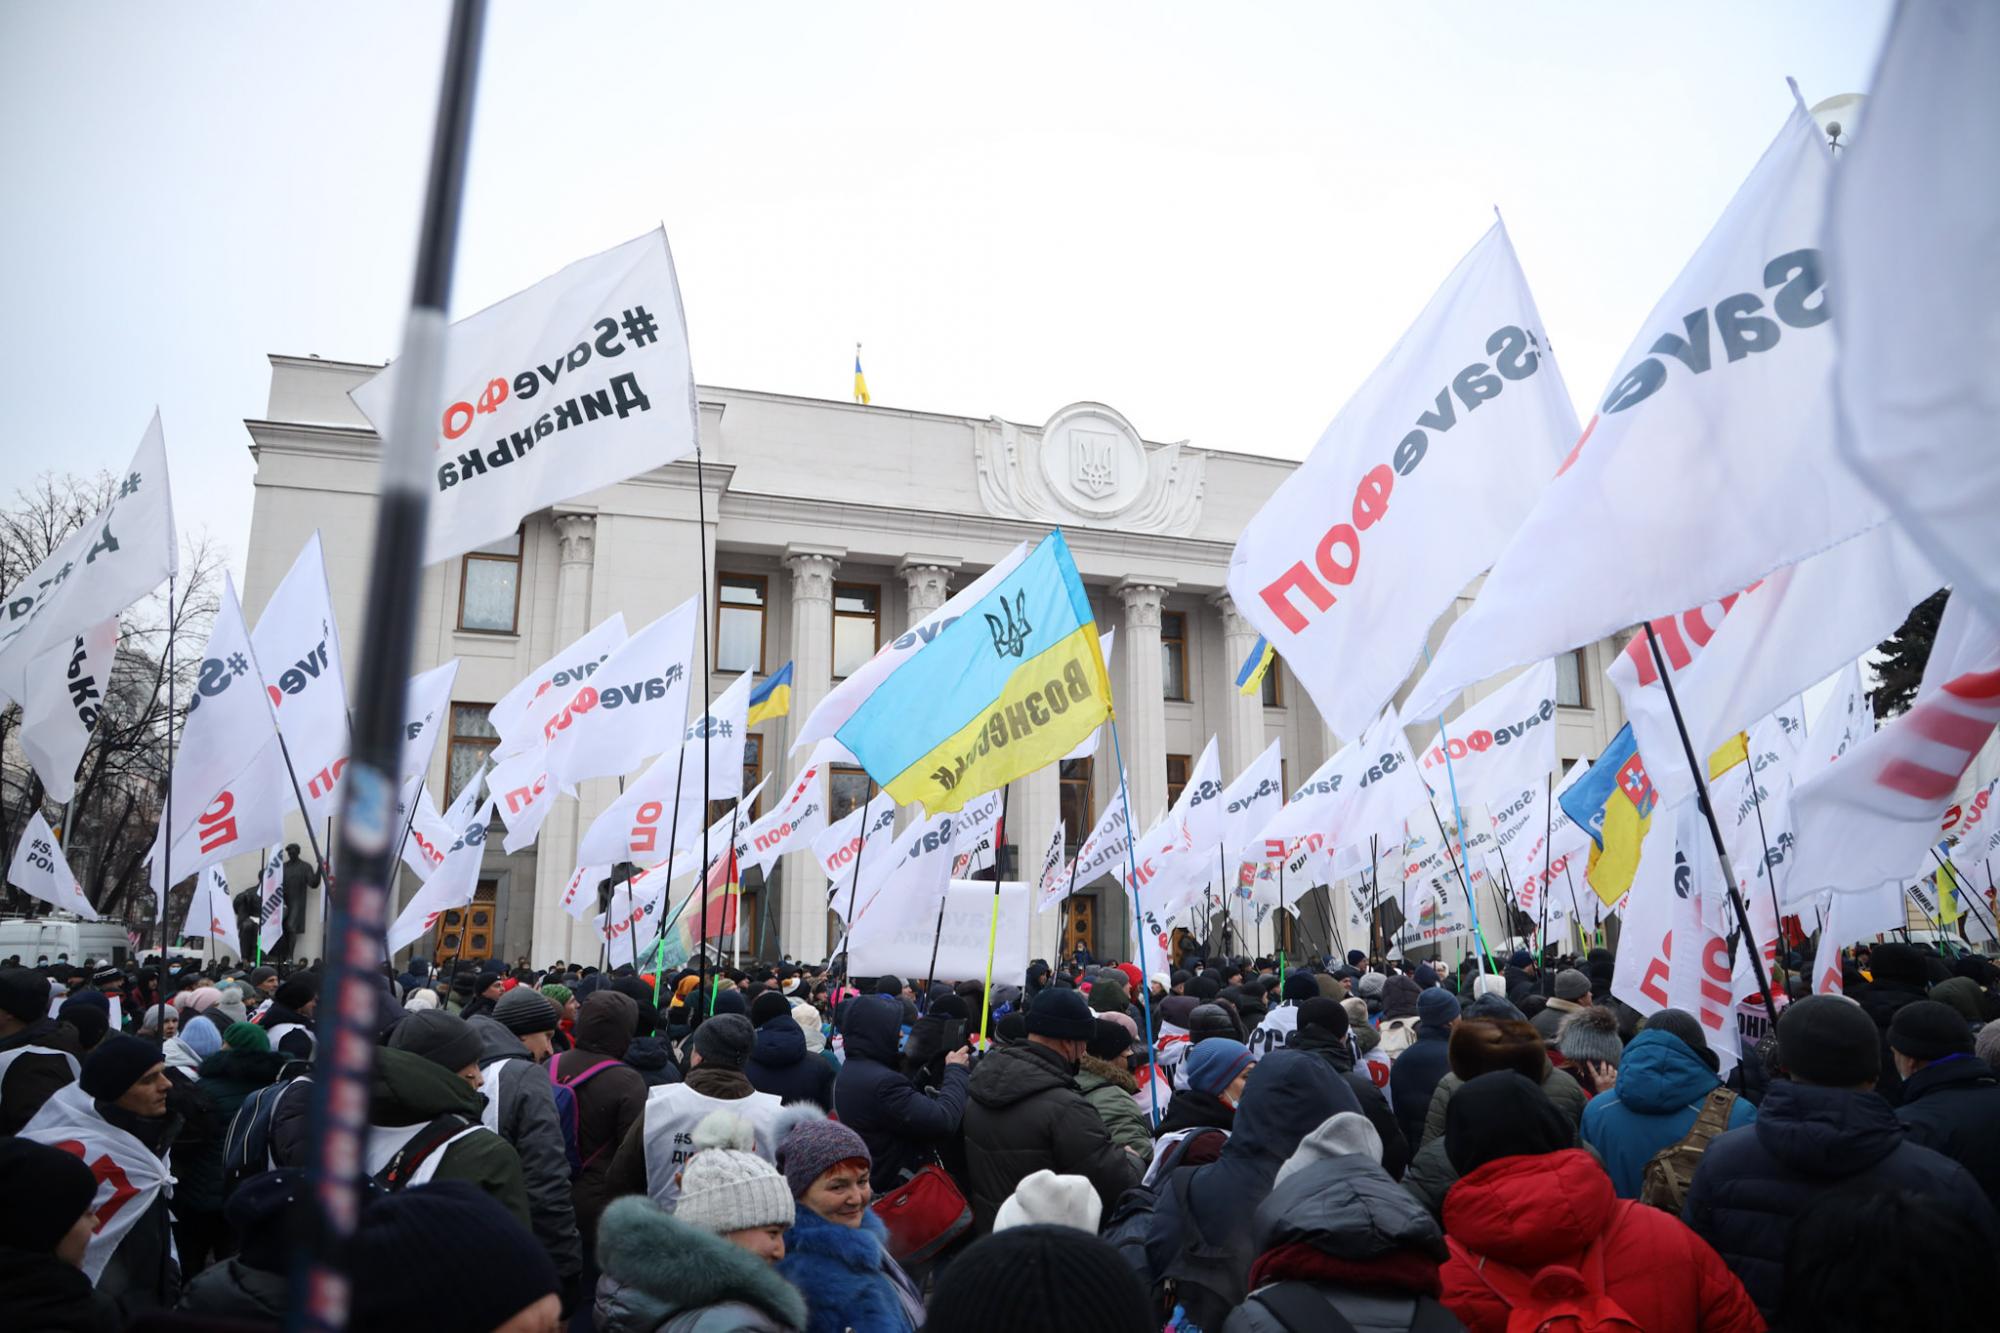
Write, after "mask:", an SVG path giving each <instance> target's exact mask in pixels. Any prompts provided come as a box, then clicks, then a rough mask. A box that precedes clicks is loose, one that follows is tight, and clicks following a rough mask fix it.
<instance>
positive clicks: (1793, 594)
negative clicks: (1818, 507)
mask: <svg viewBox="0 0 2000 1333" xmlns="http://www.w3.org/2000/svg"><path fill="white" fill-rule="evenodd" d="M1942 582H1943V580H1942V579H1941V578H1939V576H1938V574H1937V570H1936V568H1935V567H1934V566H1933V565H1932V564H1931V562H1930V561H1929V560H1928V559H1927V558H1925V556H1924V555H1923V553H1922V552H1921V551H1919V550H1918V549H1917V547H1916V544H1915V543H1914V542H1912V541H1911V540H1910V539H1909V537H1907V536H1906V535H1904V533H1903V532H1902V530H1901V529H1900V528H1898V527H1896V525H1894V524H1892V523H1883V524H1880V525H1878V526H1876V527H1874V528H1871V529H1869V530H1868V531H1867V532H1864V533H1862V534H1861V535H1860V536H1858V537H1850V538H1848V539H1847V540H1846V541H1844V542H1842V543H1841V544H1840V545H1838V546H1836V547H1834V548H1833V549H1832V550H1830V551H1822V552H1821V553H1820V554H1818V555H1816V556H1813V557H1811V558H1810V559H1807V560H1802V561H1800V562H1799V563H1798V564H1796V565H1788V566H1786V567H1785V568H1784V569H1781V570H1779V571H1777V572H1776V573H1775V574H1772V575H1771V576H1770V577H1769V578H1767V579H1765V580H1764V581H1763V582H1761V583H1759V584H1757V585H1756V586H1755V587H1753V588H1751V589H1750V590H1748V591H1747V592H1745V593H1744V594H1743V596H1742V597H1741V598H1739V599H1737V600H1736V603H1735V605H1734V606H1733V607H1731V608H1730V611H1729V614H1728V616H1727V617H1726V618H1725V619H1724V620H1723V621H1722V623H1721V624H1720V625H1719V626H1712V625H1704V628H1709V629H1713V630H1714V637H1713V638H1708V639H1707V641H1706V643H1705V644H1696V643H1689V642H1687V640H1686V638H1684V637H1683V636H1682V635H1681V634H1680V627H1679V626H1678V625H1674V624H1673V623H1672V622H1668V621H1662V622H1656V624H1655V628H1656V629H1657V630H1658V632H1659V634H1660V636H1661V643H1660V646H1661V648H1662V649H1663V650H1665V651H1666V653H1667V656H1668V660H1669V662H1672V660H1673V657H1674V654H1675V648H1676V644H1683V645H1684V646H1685V647H1686V649H1687V650H1689V651H1691V652H1693V653H1694V656H1693V659H1692V662H1691V664H1690V665H1688V666H1687V668H1686V669H1685V670H1679V669H1677V670H1676V671H1675V672H1674V693H1675V695H1676V697H1677V698H1678V699H1679V700H1680V705H1681V715H1682V716H1683V717H1684V718H1685V719H1686V721H1687V728H1688V735H1689V737H1690V738H1691V739H1692V740H1693V741H1694V747H1695V753H1696V754H1700V755H1706V754H1708V753H1710V752H1711V751H1712V750H1714V749H1715V747H1716V746H1718V745H1720V744H1722V743H1723V742H1724V741H1726V740H1728V739H1729V737H1730V736H1731V735H1732V734H1733V733H1735V732H1738V731H1742V730H1744V729H1746V728H1747V727H1749V726H1750V724H1751V723H1752V722H1754V721H1755V720H1756V719H1758V718H1760V717H1763V716H1764V715H1765V714H1767V713H1770V712H1772V711H1773V710H1775V709H1777V708H1779V707H1781V706H1782V705H1783V704H1784V702H1785V700H1786V699H1787V698H1789V697H1791V696H1793V695H1796V694H1798V693H1799V692H1800V691H1802V690H1804V689H1805V688H1806V687H1807V686H1810V685H1812V684H1813V683H1814V682H1816V681H1820V680H1823V679H1825V678H1826V677H1827V676H1828V675H1829V674H1831V673H1832V672H1834V671H1837V670H1839V669H1840V668H1841V667H1842V666H1844V665H1846V664H1848V663H1850V662H1852V661H1854V659H1855V658H1857V657H1859V656H1861V655H1862V654H1863V653H1865V652H1867V651H1868V650H1869V649H1871V648H1873V647H1874V646H1875V645H1876V644H1878V643H1880V642H1881V641H1882V640H1884V639H1886V638H1888V637H1889V636H1890V635H1891V634H1894V633H1895V632H1896V628H1897V627H1898V626H1899V625H1901V624H1902V623H1903V620H1904V617H1906V616H1908V615H1909V613H1910V608H1911V607H1913V606H1915V605H1916V604H1917V603H1918V602H1921V601H1923V600H1924V598H1926V597H1928V596H1930V595H1931V594H1932V593H1934V592H1936V591H1937V589H1938V585H1939V584H1941V583H1942ZM1680 619H1681V620H1682V621H1683V622H1685V621H1686V620H1687V617H1682V618H1680ZM1688 628H1689V631H1690V633H1692V632H1693V630H1694V626H1693V625H1691V624H1690V625H1689V626H1688ZM1703 637H1704V638H1706V636H1705V635H1704V636H1703ZM1633 647H1636V648H1637V649H1638V651H1639V653H1641V654H1645V653H1646V643H1645V638H1644V636H1643V635H1641V636H1640V637H1639V638H1637V639H1635V640H1633V643H1632V645H1631V646H1630V647H1628V648H1627V654H1628V655H1629V654H1630V653H1631V650H1632V648H1633ZM1645 660H1646V661H1647V662H1648V663H1649V664H1650V661H1651V658H1650V655H1648V656H1647V657H1646V659H1645ZM1625 661H1626V659H1623V658H1621V659H1620V665H1619V667H1618V668H1614V669H1615V670H1622V669H1624V666H1625ZM1619 693H1620V694H1621V695H1623V694H1625V693H1626V690H1625V689H1624V688H1623V687H1622V686H1621V687H1620V690H1619ZM1655 693H1662V692H1661V691H1655ZM1627 711H1628V713H1629V712H1630V707H1629V704H1628V708H1627ZM1665 712H1666V702H1665V700H1664V699H1661V700H1659V701H1658V703H1657V705H1656V707H1655V708H1654V709H1652V710H1650V711H1649V716H1648V719H1647V725H1648V727H1649V728H1650V731H1651V734H1652V735H1653V736H1654V737H1656V739H1655V740H1654V748H1648V744H1647V742H1648V739H1649V736H1648V733H1647V732H1642V731H1641V730H1640V724H1639V718H1638V716H1637V715H1636V714H1634V715H1633V734H1634V736H1635V737H1636V738H1637V740H1638V743H1639V753H1640V754H1643V755H1648V756H1651V755H1654V754H1657V753H1660V751H1659V750H1658V749H1657V746H1658V745H1659V744H1662V743H1666V742H1669V741H1670V742H1671V743H1672V744H1673V745H1675V746H1678V745H1679V744H1680V741H1679V738H1678V735H1677V734H1676V733H1675V732H1674V731H1673V730H1672V728H1673V718H1672V716H1671V715H1667V716H1665V717H1664V718H1663V719H1661V720H1660V721H1655V717H1656V716H1657V715H1658V714H1663V713H1665ZM1662 723H1663V725H1664V730H1662ZM1666 767H1670V766H1669V765H1667V764H1664V763H1661V762H1653V763H1650V764H1649V765H1648V770H1647V771H1648V773H1650V774H1651V775H1652V778H1653V785H1654V788H1655V789H1656V790H1658V791H1659V792H1660V795H1661V799H1662V800H1665V801H1667V802H1668V803H1669V804H1674V803H1677V802H1678V800H1679V799H1680V798H1679V796H1678V794H1677V793H1678V792H1679V791H1680V790H1681V789H1682V788H1684V787H1687V786H1689V785H1690V784H1688V780H1687V777H1686V769H1687V765H1686V764H1685V763H1682V764H1680V765H1678V766H1675V767H1677V768H1678V770H1679V771H1678V772H1677V773H1675V774H1672V775H1669V777H1668V780H1667V781H1665V782H1663V781H1662V780H1661V777H1662V775H1661V774H1660V773H1658V772H1655V771H1654V770H1655V769H1659V768H1666Z"/></svg>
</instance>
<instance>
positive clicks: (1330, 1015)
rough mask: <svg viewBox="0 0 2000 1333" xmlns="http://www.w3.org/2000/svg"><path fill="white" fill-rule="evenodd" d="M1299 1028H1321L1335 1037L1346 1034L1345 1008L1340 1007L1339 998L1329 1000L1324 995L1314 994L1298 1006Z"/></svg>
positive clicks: (1346, 1019)
mask: <svg viewBox="0 0 2000 1333" xmlns="http://www.w3.org/2000/svg"><path fill="white" fill-rule="evenodd" d="M1299 1027H1300V1028H1302V1029H1303V1028H1323V1029H1324V1030H1326V1031H1328V1032H1331V1033H1332V1034H1333V1035H1334V1036H1336V1037H1344V1036H1346V1035H1347V1028H1348V1018H1347V1010H1345V1009H1343V1008H1341V1007H1340V1001H1339V1000H1329V999H1327V998H1326V997H1325V996H1324V995H1316V996H1314V997H1313V998H1312V999H1310V1000H1307V1001H1306V1002H1305V1003H1304V1004H1302V1005H1300V1006H1299Z"/></svg>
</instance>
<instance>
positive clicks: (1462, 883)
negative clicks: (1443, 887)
mask: <svg viewBox="0 0 2000 1333" xmlns="http://www.w3.org/2000/svg"><path fill="white" fill-rule="evenodd" d="M1439 734H1440V735H1442V734H1443V733H1442V732H1440V733H1439ZM1450 754H1451V747H1450V746H1449V745H1447V746H1446V747H1445V755H1446V758H1447V762H1449V757H1450ZM1429 804H1430V807H1431V819H1432V820H1433V821H1435V822H1436V824H1437V830H1438V841H1440V842H1442V843H1443V844H1444V855H1445V859H1446V860H1447V861H1450V862H1451V872H1452V873H1453V874H1454V875H1456V876H1458V885H1459V887H1460V888H1461V889H1463V890H1464V891H1465V910H1466V911H1468V912H1470V913H1471V914H1472V938H1473V939H1475V940H1477V941H1478V942H1479V951H1480V953H1481V954H1483V955H1484V956H1485V958H1486V970H1487V971H1488V972H1498V971H1499V970H1500V969H1499V968H1498V967H1496V966H1495V965H1494V963H1493V950H1492V949H1490V948H1489V947H1487V944H1486V932H1485V931H1483V930H1481V929H1480V928H1479V904H1478V903H1476V902H1474V901H1473V900H1472V881H1471V880H1470V879H1468V878H1467V877H1466V873H1465V865H1464V863H1463V862H1462V861H1460V860H1459V859H1458V858H1457V857H1456V856H1454V855H1452V850H1451V839H1450V838H1449V837H1448V836H1446V834H1445V831H1444V816H1442V815H1440V814H1439V813H1438V808H1437V802H1436V801H1431V802H1430V803H1429ZM1458 831H1459V837H1460V838H1461V839H1462V838H1463V837H1464V836H1465V825H1463V824H1460V825H1459V826H1458ZM1464 845H1465V844H1464V843H1463V842H1460V844H1459V846H1460V847H1463V846H1464ZM1440 952H1442V949H1440Z"/></svg>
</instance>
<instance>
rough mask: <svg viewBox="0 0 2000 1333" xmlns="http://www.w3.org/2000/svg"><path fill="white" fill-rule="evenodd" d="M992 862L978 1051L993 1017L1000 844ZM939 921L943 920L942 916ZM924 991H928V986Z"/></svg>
mask: <svg viewBox="0 0 2000 1333" xmlns="http://www.w3.org/2000/svg"><path fill="white" fill-rule="evenodd" d="M1006 802H1007V798H1006V796H1005V795H1002V796H1001V798H1000V803H1001V804H1002V805H1005V804H1006ZM993 861H994V865H993V920H992V922H991V924H989V925H988V926H987V927H986V985H985V988H984V991H983V993H982V995H981V997H980V1000H979V1049H980V1050H982V1051H983V1050H985V1049H986V1024H987V1020H988V1019H990V1018H991V1017H992V1016H993V942H994V940H995V939H997V938H998V937H999V934H1000V864H999V862H1000V844H999V843H997V842H996V843H994V844H993ZM939 920H940V921H942V920H943V917H942V915H940V917H939ZM931 966H932V967H933V968H935V967H936V966H937V952H936V949H935V948H933V950H932V952H931ZM926 989H929V988H928V986H927V987H926Z"/></svg>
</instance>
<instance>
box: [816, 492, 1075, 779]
mask: <svg viewBox="0 0 2000 1333" xmlns="http://www.w3.org/2000/svg"><path fill="white" fill-rule="evenodd" d="M1110 716H1111V681H1110V679H1109V678H1108V677H1107V676H1106V675H1105V672H1104V653H1103V650H1102V649H1101V648H1100V647H1099V646H1098V642H1097V622H1096V620H1095V619H1093V618H1092V616H1091V613H1090V601H1089V599H1088V598H1087V597H1085V595H1084V591H1083V580H1082V579H1081V578H1079V577H1077V572H1076V562H1075V561H1074V560H1072V559H1071V558H1070V553H1069V544H1068V543H1067V542H1065V541H1064V540H1063V535H1062V533H1061V532H1052V533H1050V534H1049V535H1048V536H1047V537H1046V538H1044V539H1043V540H1042V543H1041V544H1040V545H1039V546H1037V547H1036V548H1035V549H1034V551H1032V552H1031V553H1030V554H1029V555H1028V558H1027V559H1025V560H1023V561H1022V562H1021V563H1020V565H1018V566H1017V567H1016V568H1015V570H1014V572H1013V573H1011V574H1009V575H1008V576H1007V577H1006V578H1005V579H1003V580H1001V582H1000V584H999V586H998V587H996V588H994V589H993V591H992V592H990V593H988V594H987V595H986V596H985V597H984V598H982V599H981V600H980V601H978V602H976V603H974V604H973V606H972V608H971V609H970V610H968V611H967V612H966V613H965V614H964V615H962V616H960V617H959V618H958V619H957V620H955V621H953V622H951V623H950V624H949V625H947V626H946V627H945V628H944V630H943V631H942V632H940V633H939V634H938V636H937V637H936V638H935V639H933V640H931V641H930V643H929V644H927V645H925V646H924V647H923V648H922V649H920V650H919V651H917V652H915V653H913V654H911V655H910V657H909V658H908V659H907V660H905V661H904V663H903V665H902V666H900V667H898V668H897V669H896V670H895V671H894V672H893V673H891V674H890V675H889V676H888V677H886V678H885V679H884V680H883V681H882V683H881V684H880V685H878V686H876V687H875V691H874V692H873V693H872V694H870V695H869V696H868V697H867V698H866V699H865V700H863V701H862V703H861V706H860V707H859V708H857V709H855V711H854V715H853V716H852V717H850V718H848V720H847V722H846V723H845V724H844V725H842V727H841V728H840V730H839V731H838V732H836V733H835V736H836V738H837V739H838V740H839V741H840V743H841V744H842V745H844V746H846V747H847V748H848V750H849V751H851V752H852V753H853V755H854V757H855V759H856V760H858V761H859V762H860V764H861V766H862V767H863V768H864V769H866V770H867V771H868V774H869V776H870V777H872V778H874V779H875V781H877V782H879V783H881V784H882V787H883V789H884V790H885V791H887V792H888V793H889V796H890V798H891V799H892V800H894V801H895V802H896V803H897V804H898V805H908V804H911V803H912V802H914V803H916V804H918V805H921V806H923V808H924V813H925V814H926V815H935V814H941V813H945V812H948V811H953V810H958V809H962V808H963V807H964V805H965V803H966V802H967V801H970V800H972V799H973V798H974V797H977V796H983V795H985V794H986V793H987V792H989V791H993V790H994V789H995V788H998V787H1001V786H1004V785H1006V784H1007V783H1009V782H1012V781H1013V780H1014V779H1015V778H1018V777H1024V776H1026V775H1027V774H1029V773H1032V772H1034V771H1035V770H1036V769H1038V768H1043V767H1045V766H1047V765H1049V764H1052V763H1054V762H1055V761H1056V760H1058V759H1060V758H1062V757H1063V756H1064V755H1066V754H1068V753H1069V752H1070V751H1071V750H1073V749H1075V748H1076V747H1077V745H1078V744H1080V743H1081V742H1082V741H1083V739H1084V738H1085V737H1086V736H1088V735H1090V733H1091V732H1092V731H1094V730H1095V729H1096V728H1097V726H1098V724H1099V723H1101V722H1103V721H1104V720H1105V719H1106V718H1108V717H1110Z"/></svg>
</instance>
